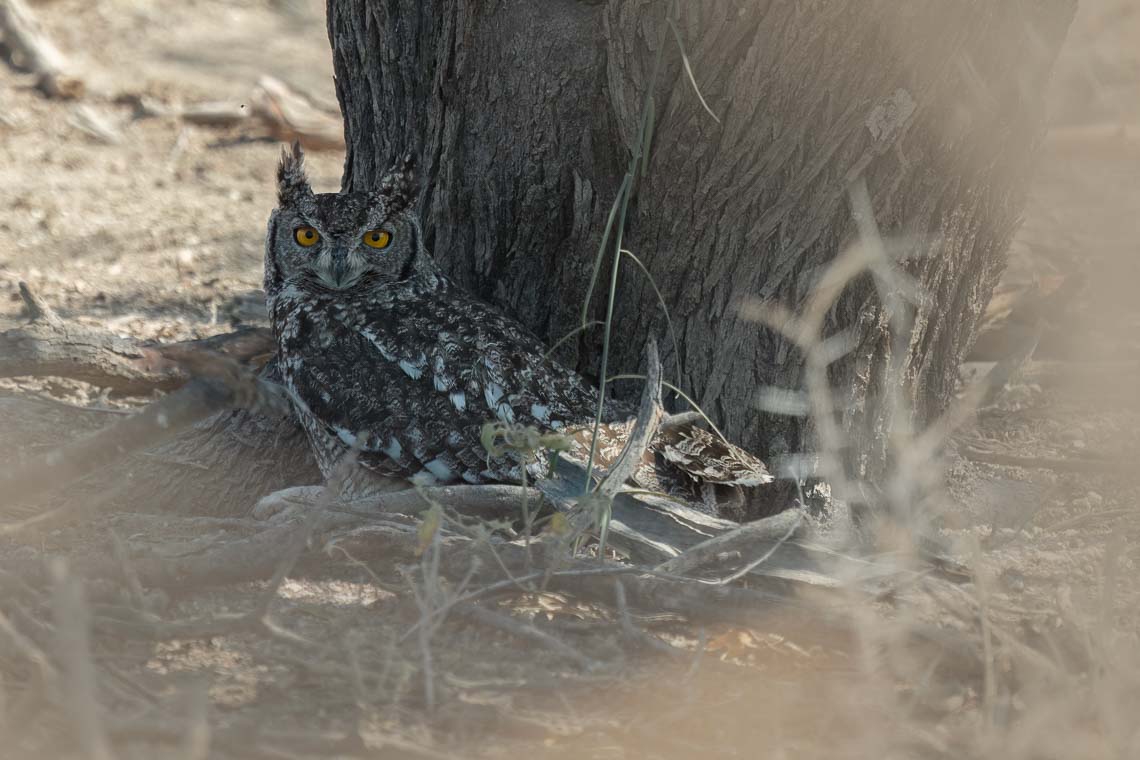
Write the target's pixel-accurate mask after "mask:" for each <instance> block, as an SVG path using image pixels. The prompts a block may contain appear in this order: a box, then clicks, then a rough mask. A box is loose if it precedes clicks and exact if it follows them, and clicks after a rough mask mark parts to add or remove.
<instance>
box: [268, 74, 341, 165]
mask: <svg viewBox="0 0 1140 760" xmlns="http://www.w3.org/2000/svg"><path fill="white" fill-rule="evenodd" d="M253 114H254V116H256V117H257V118H259V119H260V120H261V121H262V122H264V123H265V125H266V127H268V129H269V133H270V135H271V136H273V137H275V138H277V139H278V140H281V141H283V142H293V141H294V140H298V141H300V143H301V145H303V146H305V147H306V148H308V149H309V150H343V149H344V127H343V126H342V124H341V120H340V118H338V117H337V116H334V115H333V114H330V113H329V112H327V111H325V110H324V109H322V108H320V107H319V106H317V105H316V104H315V103H314V102H313V101H312V100H311V99H310V98H308V97H307V96H305V95H303V94H301V93H299V92H297V91H296V90H293V89H291V88H290V87H289V86H288V85H286V84H285V83H284V82H282V81H280V80H279V79H274V78H273V77H268V76H266V77H262V78H261V79H259V80H258V82H257V88H256V89H255V90H254V92H253Z"/></svg>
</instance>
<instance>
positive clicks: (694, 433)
mask: <svg viewBox="0 0 1140 760" xmlns="http://www.w3.org/2000/svg"><path fill="white" fill-rule="evenodd" d="M650 449H651V450H652V451H653V452H654V453H656V454H658V455H660V456H661V458H663V459H664V460H665V461H666V462H668V463H669V464H670V465H672V466H673V467H675V468H676V469H678V470H680V471H681V472H683V473H685V474H686V475H688V476H689V477H690V478H692V479H693V480H695V481H697V482H699V483H711V484H716V485H725V486H743V487H752V486H760V485H764V484H765V483H771V482H772V475H771V473H769V472H768V467H767V466H766V465H765V464H764V463H763V462H762V461H760V459H759V458H757V457H755V456H753V455H752V454H750V453H748V452H747V451H745V450H744V449H742V448H740V447H739V446H737V445H735V444H733V443H730V442H729V441H726V440H725V439H724V438H722V437H721V436H719V435H717V434H715V433H711V432H709V431H708V430H705V429H704V428H700V427H697V426H696V425H693V424H686V425H679V426H672V427H667V428H664V429H662V430H660V431H658V433H657V436H656V437H655V438H654V439H653V443H652V444H651V445H650Z"/></svg>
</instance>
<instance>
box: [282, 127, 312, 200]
mask: <svg viewBox="0 0 1140 760" xmlns="http://www.w3.org/2000/svg"><path fill="white" fill-rule="evenodd" d="M312 193H313V189H312V188H311V187H310V186H309V178H308V177H306V176H305V151H303V150H302V149H301V143H300V142H299V141H294V142H293V147H292V150H290V149H288V148H283V149H282V150H281V163H279V164H278V165H277V202H278V203H279V204H281V205H282V206H285V205H289V204H294V203H296V202H297V201H299V200H300V199H301V198H302V197H304V196H307V195H312Z"/></svg>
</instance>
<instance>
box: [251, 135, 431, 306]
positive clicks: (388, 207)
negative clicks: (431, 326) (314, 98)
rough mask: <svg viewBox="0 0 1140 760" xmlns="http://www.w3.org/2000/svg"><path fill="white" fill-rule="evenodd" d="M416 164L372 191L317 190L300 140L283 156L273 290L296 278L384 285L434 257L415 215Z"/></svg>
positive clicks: (271, 239)
mask: <svg viewBox="0 0 1140 760" xmlns="http://www.w3.org/2000/svg"><path fill="white" fill-rule="evenodd" d="M415 196H416V189H415V185H414V182H413V178H412V172H411V162H410V161H405V162H404V164H403V165H402V166H400V167H398V168H397V169H395V170H393V171H391V172H390V173H389V174H387V175H386V176H385V177H384V178H383V179H382V180H381V181H380V183H379V184H378V186H377V187H376V188H375V189H374V190H372V191H371V192H344V193H314V192H313V189H312V187H310V186H309V180H308V178H307V177H306V176H305V157H304V153H303V152H302V150H301V146H300V144H298V143H294V144H293V149H292V150H291V151H289V150H285V151H283V152H282V154H281V163H280V165H279V166H278V167H277V208H276V209H274V211H273V213H272V215H271V216H270V217H269V234H268V237H267V239H266V244H265V292H266V293H267V294H269V295H271V296H272V295H273V294H274V293H277V292H279V291H280V290H281V289H282V288H284V287H285V286H286V285H289V284H292V285H296V286H297V287H300V288H305V289H313V288H316V289H323V290H332V291H349V290H353V289H356V288H363V287H377V286H380V287H383V285H385V284H389V283H394V282H401V281H403V280H407V279H408V278H410V277H412V276H413V275H415V274H416V273H417V272H418V271H419V270H421V269H422V268H424V267H430V266H431V263H430V260H428V257H427V256H426V254H425V253H424V250H423V243H422V238H423V235H422V233H421V232H420V226H419V221H418V219H417V218H416V216H415V213H414V210H413V207H414V204H415Z"/></svg>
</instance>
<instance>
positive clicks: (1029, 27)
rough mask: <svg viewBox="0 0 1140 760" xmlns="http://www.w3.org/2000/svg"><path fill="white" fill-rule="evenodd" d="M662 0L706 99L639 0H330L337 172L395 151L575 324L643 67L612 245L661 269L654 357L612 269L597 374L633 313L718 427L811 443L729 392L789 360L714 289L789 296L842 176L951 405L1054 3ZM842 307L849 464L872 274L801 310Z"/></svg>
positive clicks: (430, 234)
mask: <svg viewBox="0 0 1140 760" xmlns="http://www.w3.org/2000/svg"><path fill="white" fill-rule="evenodd" d="M679 7H680V10H678V11H676V15H675V17H674V18H675V26H676V30H677V33H678V34H677V37H679V41H680V43H681V44H683V46H684V51H685V54H686V55H687V59H688V63H689V64H690V65H691V71H692V77H693V78H694V79H695V80H696V83H697V84H698V85H699V90H700V94H701V95H702V96H703V98H704V101H706V102H707V104H708V107H709V109H711V111H712V113H714V114H715V115H716V117H717V119H719V121H718V120H717V119H714V118H713V116H711V115H710V114H709V113H708V112H707V111H706V109H705V107H704V106H703V105H702V102H701V99H700V98H699V97H698V95H697V94H696V90H695V89H694V86H693V83H692V82H691V81H690V77H689V74H688V73H687V71H686V64H685V61H684V59H683V56H682V52H681V47H680V45H679V44H678V39H676V38H675V36H674V34H673V32H672V30H671V29H670V28H669V27H668V26H667V25H666V23H665V18H666V15H665V14H666V12H667V7H666V4H665V3H662V2H659V1H655V0H624V2H623V1H619V0H610V1H609V2H604V1H602V2H585V1H582V2H575V1H573V0H498V1H493V2H479V3H476V2H470V1H469V0H416V1H415V2H411V1H410V0H384V1H381V0H329V2H328V23H329V36H330V39H331V42H332V47H333V57H334V65H335V72H336V77H337V93H338V97H339V99H340V103H341V107H342V109H343V111H344V116H345V132H346V143H347V146H348V148H347V150H348V154H347V159H346V163H345V172H344V186H345V187H346V188H352V189H365V188H369V187H371V185H372V184H373V183H374V182H375V181H376V179H377V177H378V176H379V175H380V174H381V173H382V172H383V171H384V170H385V169H386V168H387V167H388V166H389V165H390V164H391V163H392V162H393V161H394V160H395V159H396V158H397V157H398V156H400V155H402V154H404V153H406V152H408V151H411V152H413V153H414V154H416V155H417V156H418V158H419V161H420V167H421V174H422V178H423V181H424V185H423V188H422V196H421V201H422V206H421V209H422V212H423V218H424V226H425V231H426V233H427V239H428V241H429V245H430V246H431V247H432V248H433V250H434V254H435V256H436V258H437V259H438V260H439V261H440V262H441V263H442V265H443V267H444V268H445V270H446V271H448V272H449V273H450V274H451V275H452V276H453V277H454V278H455V279H456V280H458V281H459V282H460V283H462V284H463V285H464V286H466V287H468V288H470V289H471V290H473V291H475V292H477V293H479V294H481V295H482V296H484V297H486V298H488V299H489V300H492V301H494V302H496V303H498V304H500V305H502V306H503V307H505V308H506V309H507V310H509V311H510V312H512V313H513V314H515V315H516V316H518V317H519V318H520V319H521V320H522V321H523V322H524V323H525V324H527V325H528V326H529V327H531V328H532V329H533V330H535V331H536V332H537V333H538V334H539V335H540V336H541V337H543V338H544V339H546V340H547V341H548V342H551V343H553V342H554V341H556V340H558V339H559V338H561V337H562V336H563V335H565V334H567V333H569V332H570V331H571V330H573V329H574V328H575V327H576V326H577V325H578V324H579V321H580V310H581V305H582V301H583V299H584V298H585V294H586V292H587V288H588V284H589V281H590V277H591V272H592V269H593V262H594V258H595V256H596V254H597V250H598V245H599V242H600V239H601V236H602V232H603V229H604V228H605V225H606V219H607V216H608V214H609V212H610V207H611V204H612V203H613V201H614V198H615V197H616V196H617V194H618V190H619V186H620V184H621V183H622V179H623V176H624V173H625V171H626V167H627V164H628V162H629V160H630V156H631V154H632V152H633V151H634V150H635V147H636V145H637V141H638V133H639V128H638V125H639V119H640V118H641V111H642V103H643V101H644V99H645V97H644V96H645V95H646V93H647V89H648V88H650V87H652V90H653V91H652V96H653V103H654V106H655V108H654V112H655V117H654V129H653V131H652V143H651V148H650V153H649V160H648V164H647V167H646V168H647V173H646V174H645V176H644V178H642V179H639V185H638V191H637V193H636V197H635V198H634V200H633V202H632V204H631V206H630V213H629V222H628V224H627V226H626V228H625V236H624V242H623V247H625V248H627V249H629V250H631V251H632V252H634V253H635V254H636V255H637V256H638V257H639V258H640V259H641V260H642V261H643V262H644V263H645V265H646V267H647V268H648V269H649V271H650V272H651V273H652V277H653V279H654V281H655V282H656V284H657V286H658V287H659V288H660V290H661V292H662V295H663V297H664V300H665V302H666V303H667V305H668V308H669V310H670V312H671V314H672V320H673V322H674V324H675V326H676V329H677V333H678V337H679V343H680V356H675V355H673V352H672V346H671V344H670V342H669V341H668V340H667V332H666V330H665V327H664V322H663V321H662V317H661V315H662V310H661V308H660V306H659V304H658V300H657V296H656V295H655V293H654V290H653V287H652V285H651V284H650V282H649V280H648V279H647V278H646V277H645V276H644V274H643V273H641V272H640V271H639V270H638V269H637V268H636V267H635V266H628V265H623V268H622V270H621V277H620V281H619V283H618V288H617V310H616V316H615V326H616V327H615V332H614V336H613V343H612V347H611V356H610V358H611V362H610V366H609V374H611V375H612V374H614V373H616V372H618V371H622V372H628V371H634V370H636V368H637V363H638V361H639V357H640V356H641V351H642V346H643V345H644V341H645V340H646V338H647V337H648V336H649V335H651V334H656V335H659V336H661V337H662V340H661V346H662V349H663V353H664V357H663V361H664V363H665V367H666V374H667V376H668V375H670V374H672V373H673V372H674V370H675V371H676V374H677V376H678V377H679V379H680V383H681V385H682V387H683V388H684V389H685V390H687V391H689V392H690V394H691V395H692V396H693V397H694V398H695V399H696V400H697V401H698V402H699V403H700V405H701V406H702V407H703V408H704V409H705V410H707V411H709V412H710V413H711V414H713V416H714V417H715V418H716V419H717V421H718V422H720V423H721V424H723V426H724V428H725V429H726V431H727V432H728V434H729V435H730V436H732V437H735V438H736V439H737V440H739V441H740V442H742V443H743V444H744V445H746V446H747V447H750V448H752V449H754V450H756V451H757V452H758V453H760V454H762V455H768V456H771V455H776V454H780V453H784V452H788V451H800V450H805V449H807V450H810V449H811V447H812V446H813V444H814V441H813V437H812V430H811V429H810V426H809V424H808V423H807V421H806V420H805V419H804V418H789V417H780V416H772V415H767V414H763V413H761V412H760V411H759V410H758V409H757V408H756V404H755V398H756V392H757V390H758V389H760V388H762V387H765V386H775V387H780V388H797V387H799V386H800V385H801V383H802V378H801V374H802V371H803V357H802V356H801V355H800V354H799V353H798V352H797V350H796V349H795V348H794V347H793V346H792V345H791V344H790V343H789V342H788V341H787V340H786V339H784V338H782V337H781V336H779V335H777V334H775V333H774V332H772V331H769V330H767V329H763V328H761V327H760V326H759V325H757V324H756V323H755V322H752V321H749V320H748V319H747V318H745V315H742V314H741V313H740V306H741V304H743V303H747V302H750V301H756V300H759V301H762V302H763V301H768V302H775V303H779V304H781V305H783V306H785V307H787V308H789V309H792V310H793V311H794V310H796V309H797V308H798V307H799V306H801V305H802V304H803V302H804V299H805V297H806V294H807V293H809V291H810V290H811V289H812V287H813V285H814V284H815V282H816V281H817V279H818V276H819V274H820V272H821V270H822V268H823V267H824V266H825V265H826V264H827V263H828V262H830V261H832V260H833V259H834V258H835V256H836V255H837V253H838V252H839V251H840V250H842V249H843V248H844V247H845V246H846V245H847V244H849V243H851V242H852V241H853V240H854V239H855V224H854V221H853V218H852V213H851V210H850V205H849V201H848V192H849V187H850V186H851V185H852V183H853V182H854V181H856V180H859V179H862V180H865V181H866V184H867V187H868V189H869V192H870V196H871V199H872V205H873V208H874V212H875V216H876V219H877V221H878V224H879V226H880V228H881V230H882V232H883V234H884V235H886V236H895V235H906V236H911V237H914V238H915V239H916V240H917V241H918V242H917V247H918V249H917V250H916V251H915V254H914V255H913V256H911V257H909V259H908V263H906V264H905V265H904V266H905V267H906V268H907V270H908V271H909V272H910V273H911V274H913V275H914V276H915V277H916V278H917V280H918V282H919V283H920V285H921V286H922V292H923V297H922V299H921V305H920V307H919V308H918V312H917V314H916V317H915V321H914V333H913V337H912V339H911V341H910V344H909V356H908V358H907V364H906V377H907V378H908V380H909V383H908V385H907V389H908V393H907V400H908V401H910V402H911V403H912V405H913V410H914V416H915V420H914V423H915V424H917V425H918V426H923V425H924V424H926V423H928V422H929V421H930V420H931V419H932V417H933V416H935V415H937V414H938V413H939V412H941V411H942V410H943V409H944V408H945V407H946V405H947V403H948V401H949V400H950V398H951V394H952V391H953V390H954V386H955V382H956V379H957V368H958V364H959V361H960V359H961V358H962V356H963V355H964V352H965V351H966V350H967V348H968V347H969V345H970V342H971V340H972V338H973V334H974V331H975V326H976V325H977V323H978V320H979V317H980V315H981V314H982V310H983V308H984V307H985V304H986V302H987V301H988V299H989V297H990V293H991V291H992V288H993V286H994V284H995V283H996V281H997V278H998V276H999V274H1000V272H1001V270H1002V267H1003V265H1004V260H1005V251H1006V248H1007V246H1008V244H1009V242H1010V237H1011V236H1012V234H1013V232H1014V230H1015V228H1016V225H1017V222H1018V220H1019V215H1020V213H1021V211H1022V208H1023V205H1024V200H1025V188H1026V185H1027V181H1028V178H1029V174H1030V172H1031V170H1032V168H1033V159H1034V156H1035V153H1036V146H1037V143H1038V141H1039V138H1040V137H1041V134H1042V129H1043V123H1044V105H1043V96H1044V92H1045V82H1046V80H1047V77H1048V76H1049V74H1050V71H1051V68H1052V65H1053V62H1054V58H1055V56H1056V53H1057V51H1058V49H1059V47H1060V45H1061V42H1062V40H1063V38H1064V35H1065V31H1066V29H1067V28H1068V25H1069V22H1070V20H1071V18H1072V15H1073V12H1074V9H1075V3H1074V2H1073V0H1041V2H1021V1H1018V2H1005V3H992V2H984V1H983V0H965V1H963V0H914V2H906V3H899V2H894V1H889V0H866V1H865V2H859V3H852V2H846V1H845V0H819V1H818V2H809V3H804V2H781V1H780V0H762V1H760V2H749V3H742V2H725V0H697V1H694V2H687V3H683V4H681V5H680V6H679ZM661 46H664V47H663V48H661ZM659 48H661V52H662V61H663V63H662V65H661V68H660V75H659V76H658V77H657V79H656V81H654V80H653V77H652V75H651V72H652V70H653V62H654V59H655V57H656V55H657V53H658V49H659ZM612 243H613V241H612V239H611V246H612ZM607 255H612V251H611V252H610V253H609V254H607ZM608 270H609V264H608V262H607V264H606V265H605V266H604V267H603V271H604V272H608ZM607 279H608V275H607V274H603V276H602V277H601V278H600V281H599V286H598V288H597V289H596V290H595V297H594V299H593V303H592V304H591V310H590V313H591V318H592V319H593V318H600V317H601V315H603V314H604V309H605V299H604V293H605V292H606V290H607V284H608V283H607ZM844 329H850V330H852V331H853V334H854V336H855V337H856V339H857V346H856V348H855V350H854V351H853V352H851V353H850V354H848V355H847V356H846V357H845V358H844V359H842V360H841V361H840V362H839V363H837V364H836V365H834V366H833V368H832V373H831V379H832V382H833V383H834V384H835V385H836V386H837V387H838V388H840V389H842V393H843V394H845V395H846V402H847V403H846V407H845V408H846V410H847V411H845V412H844V423H845V426H846V428H847V430H848V431H849V432H850V433H851V443H852V449H851V450H852V451H857V452H858V455H857V456H854V457H852V462H851V463H852V464H853V465H854V469H855V470H856V471H857V474H859V475H864V476H873V474H874V471H875V470H876V468H877V467H879V466H881V465H882V463H883V461H884V460H885V449H884V447H883V444H882V436H881V435H880V431H881V430H882V429H883V427H884V424H885V416H884V415H885V412H884V410H883V408H882V407H883V405H881V404H878V403H877V402H876V394H877V392H878V381H880V380H881V379H882V378H883V376H884V372H885V368H886V366H887V365H888V362H889V361H890V340H889V335H888V329H887V319H886V318H885V317H884V315H883V313H882V308H881V305H880V303H879V299H878V298H877V296H876V295H875V290H874V287H873V284H872V282H871V281H870V278H862V279H859V280H856V281H854V282H853V283H852V284H851V285H850V286H849V287H848V288H847V290H846V291H845V293H844V295H843V297H842V299H841V300H840V302H839V304H838V305H837V307H836V308H835V309H833V310H832V311H831V312H830V313H829V316H828V320H827V324H826V328H825V332H826V333H828V334H831V333H835V332H838V331H840V330H844ZM578 337H579V339H578V340H577V341H573V340H572V341H568V342H567V343H565V344H564V345H563V348H562V349H560V352H561V358H562V359H563V360H564V361H566V362H568V363H571V364H574V365H576V366H577V367H578V368H579V369H580V370H582V371H583V372H584V373H585V374H587V375H590V376H595V377H596V373H597V371H598V356H599V353H600V351H599V348H600V331H598V330H594V331H591V332H589V333H584V334H582V335H580V336H578ZM627 392H629V393H631V394H632V393H635V392H636V388H634V387H629V388H628V389H627Z"/></svg>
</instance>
